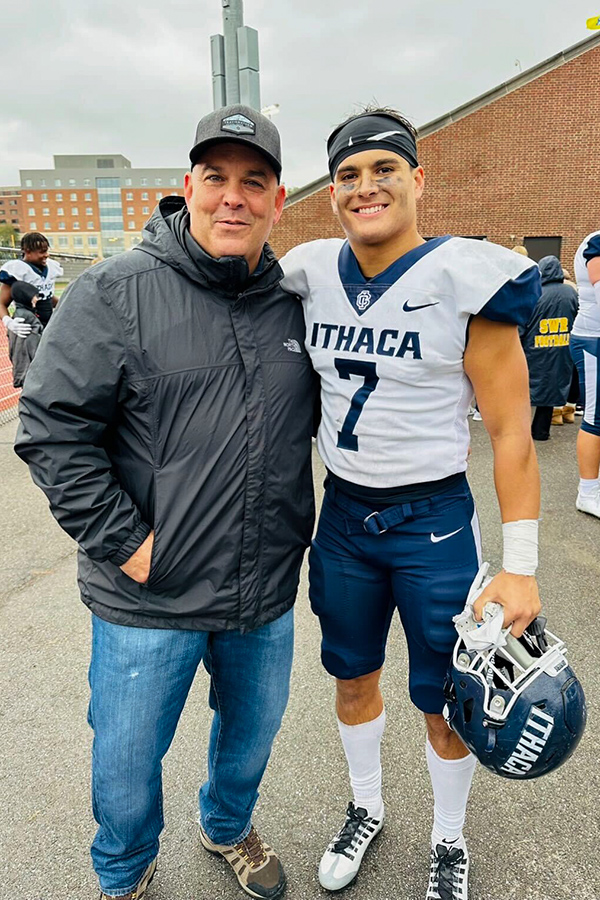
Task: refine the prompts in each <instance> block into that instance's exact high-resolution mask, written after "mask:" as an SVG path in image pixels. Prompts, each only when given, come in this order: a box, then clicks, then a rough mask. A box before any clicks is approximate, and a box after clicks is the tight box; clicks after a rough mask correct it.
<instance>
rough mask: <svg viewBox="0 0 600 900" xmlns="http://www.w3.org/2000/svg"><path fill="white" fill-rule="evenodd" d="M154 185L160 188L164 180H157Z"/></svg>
mask: <svg viewBox="0 0 600 900" xmlns="http://www.w3.org/2000/svg"><path fill="white" fill-rule="evenodd" d="M154 184H155V185H156V187H160V186H161V184H162V178H155V179H154Z"/></svg>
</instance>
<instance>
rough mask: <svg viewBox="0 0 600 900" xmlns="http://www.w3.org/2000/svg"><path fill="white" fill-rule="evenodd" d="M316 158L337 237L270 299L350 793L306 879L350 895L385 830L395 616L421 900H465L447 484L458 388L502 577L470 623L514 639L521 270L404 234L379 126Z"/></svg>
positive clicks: (473, 246) (466, 541) (520, 578)
mask: <svg viewBox="0 0 600 900" xmlns="http://www.w3.org/2000/svg"><path fill="white" fill-rule="evenodd" d="M328 154H329V170H330V173H331V179H332V185H331V202H332V206H333V211H334V213H335V214H336V215H337V216H338V218H339V220H340V223H341V225H342V227H343V229H344V231H345V233H346V236H347V240H341V239H335V238H334V239H331V240H321V241H314V242H311V243H308V244H304V245H301V246H299V247H296V248H294V249H293V250H291V251H290V252H289V253H288V254H287V255H286V256H285V257H284V259H283V260H282V263H281V264H282V266H283V269H284V272H285V273H286V277H285V279H284V282H283V284H284V287H286V288H287V289H288V290H290V291H292V292H293V293H296V294H297V295H298V296H299V297H300V298H301V299H302V301H303V305H304V311H305V317H306V327H307V335H306V347H307V349H308V351H309V353H310V355H311V358H312V363H313V365H314V367H315V369H316V371H317V372H318V374H319V375H320V378H321V401H322V421H321V425H320V429H319V433H318V449H319V452H320V454H321V457H322V458H323V461H324V462H325V465H326V467H327V470H328V478H327V482H326V488H327V489H326V494H325V499H324V503H323V509H322V512H321V518H320V521H319V527H318V531H317V534H316V536H315V539H314V542H313V545H312V549H311V554H310V598H311V604H312V607H313V610H314V612H315V613H316V614H317V615H318V616H319V619H320V624H321V629H322V648H321V656H322V661H323V664H324V666H325V668H326V669H327V671H328V672H329V673H330V674H331V675H333V676H334V677H335V678H336V685H337V703H336V707H337V715H338V724H339V730H340V735H341V739H342V743H343V747H344V750H345V753H346V757H347V761H348V765H349V771H350V781H351V786H352V790H353V794H354V796H353V800H352V802H351V803H350V804H349V806H348V809H347V812H346V818H345V822H344V824H343V826H342V828H341V830H340V831H339V832H338V833H337V834H336V835H335V837H334V838H333V840H332V841H331V843H330V844H329V846H328V847H327V850H326V851H325V854H324V856H323V858H322V860H321V864H320V867H319V879H320V882H321V884H322V886H323V887H325V888H327V889H328V890H332V891H335V890H338V889H340V888H343V887H345V886H346V885H347V884H349V883H350V882H351V881H352V880H353V879H354V878H355V876H356V874H357V872H358V870H359V866H360V864H361V860H362V858H363V854H364V852H365V850H366V848H367V847H368V846H369V844H370V842H371V841H372V839H373V838H374V837H375V836H376V835H377V834H378V833H379V831H380V830H381V827H382V825H383V821H384V805H383V800H382V791H381V764H380V742H381V738H382V735H383V731H384V725H385V711H384V706H383V699H382V696H381V692H380V689H379V678H380V674H381V669H382V666H383V662H384V655H385V644H386V639H387V634H388V629H389V626H390V620H391V618H392V615H393V612H394V609H396V608H397V609H398V611H399V614H400V618H401V621H402V625H403V627H404V632H405V635H406V640H407V644H408V656H409V689H410V695H411V699H412V701H413V703H414V704H415V705H416V706H417V707H418V708H419V709H420V710H422V711H423V713H424V714H425V722H426V727H427V742H426V757H427V764H428V767H429V771H430V774H431V781H432V785H433V794H434V818H433V829H432V835H431V854H430V876H429V885H428V888H427V898H428V900H438V898H442V900H467V891H468V867H469V857H468V853H467V848H466V844H465V841H464V838H463V823H464V819H465V810H466V803H467V797H468V794H469V789H470V784H471V778H472V775H473V770H474V767H475V758H474V757H473V756H472V755H471V754H470V753H469V752H468V751H467V749H466V748H465V746H464V745H463V744H462V743H461V741H460V740H459V739H458V738H457V737H456V735H455V734H454V733H453V732H451V731H450V729H449V728H448V726H447V725H446V723H445V721H444V719H443V716H442V709H443V706H444V694H443V682H444V677H445V673H446V670H447V667H448V663H449V660H450V656H451V651H452V648H453V645H454V642H455V639H456V632H455V629H454V626H453V622H452V617H453V616H454V615H455V614H457V613H459V612H461V611H462V609H463V607H464V604H465V600H466V597H467V593H468V591H469V586H470V584H471V582H472V581H473V579H474V577H475V575H476V573H477V570H478V567H479V564H480V561H481V551H480V538H479V528H478V523H477V515H476V512H475V509H474V505H473V499H472V497H471V493H470V491H469V487H468V484H467V481H466V477H465V470H466V468H467V454H468V447H469V430H468V425H467V412H468V409H469V404H470V402H471V400H472V397H473V392H474V390H475V393H476V394H477V400H478V404H479V408H480V410H481V414H482V416H483V419H484V422H485V425H486V427H487V430H488V431H489V433H490V436H491V439H492V444H493V449H494V473H495V481H496V490H497V493H498V500H499V504H500V510H501V514H502V521H503V523H504V524H503V531H504V559H503V569H502V571H501V572H500V573H499V574H498V575H496V577H495V578H494V579H493V581H492V582H491V584H490V585H489V587H488V588H487V590H486V591H485V592H484V594H483V595H482V597H481V599H480V600H479V602H478V603H477V606H476V613H477V615H478V616H479V617H480V616H481V611H482V608H483V605H484V604H485V603H486V602H488V601H496V602H498V603H501V604H502V605H503V606H504V609H505V623H506V624H507V625H508V624H510V623H512V627H513V633H514V634H516V635H520V634H522V632H523V630H524V628H525V627H526V626H527V625H528V624H529V623H530V622H531V621H532V620H533V619H534V618H535V616H536V615H537V613H538V612H539V609H540V602H539V597H538V589H537V584H536V580H535V577H534V574H535V570H536V566H537V527H538V522H537V520H538V514H539V476H538V469H537V462H536V457H535V451H534V449H533V444H532V441H531V435H530V407H529V390H528V378H527V366H526V363H525V358H524V355H523V351H522V349H521V345H520V342H519V335H518V330H517V326H518V325H519V324H523V323H525V322H526V321H527V320H528V318H529V315H530V313H531V311H532V309H533V307H534V306H535V303H536V301H537V299H538V297H539V296H540V292H541V289H540V278H539V270H538V268H537V266H536V265H535V263H533V262H532V261H531V260H528V259H526V258H523V257H521V256H519V255H517V254H516V253H513V252H512V251H510V250H508V249H505V248H503V247H499V246H495V245H493V244H489V243H486V242H482V241H476V240H468V239H463V238H455V237H451V236H449V235H447V236H445V237H440V238H435V239H433V240H429V241H425V240H424V239H423V238H422V237H421V235H420V234H419V231H418V229H417V215H416V208H417V201H418V200H419V199H420V197H421V195H422V193H423V186H424V173H423V169H422V168H421V166H420V165H419V163H418V160H417V148H416V139H415V132H414V129H413V128H412V126H411V125H410V123H408V122H407V121H406V120H405V119H404V118H403V117H402V116H400V115H399V114H398V113H396V112H395V111H393V110H386V109H383V110H367V111H366V112H365V113H363V114H360V115H357V116H353V117H352V118H350V119H348V120H347V121H346V122H345V123H343V124H342V125H340V126H339V127H338V128H336V130H335V131H334V132H333V133H332V135H331V136H330V137H329V141H328ZM401 859H405V855H404V854H402V856H401ZM401 865H402V862H400V863H399V869H398V874H399V875H400V876H401V868H400V867H401Z"/></svg>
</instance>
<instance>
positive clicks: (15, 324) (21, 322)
mask: <svg viewBox="0 0 600 900" xmlns="http://www.w3.org/2000/svg"><path fill="white" fill-rule="evenodd" d="M2 321H3V322H4V327H5V328H6V330H7V331H12V333H13V334H16V336H17V337H23V338H24V337H27V335H29V334H31V325H30V324H29V322H26V321H25V319H24V318H23V317H22V316H16V318H14V319H13V318H11V316H4V317H3V318H2Z"/></svg>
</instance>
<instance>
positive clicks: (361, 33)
mask: <svg viewBox="0 0 600 900" xmlns="http://www.w3.org/2000/svg"><path fill="white" fill-rule="evenodd" d="M596 14H600V0H570V2H568V3H567V2H566V0H546V2H541V0H503V2H502V3H490V2H487V3H486V2H481V3H477V2H474V0H446V2H444V3H435V2H432V3H424V2H416V0H404V2H398V0H378V2H377V3H373V2H370V3H369V2H366V3H361V4H358V3H343V2H341V0H245V2H244V17H245V24H246V25H251V26H252V27H253V28H256V29H257V30H258V32H259V41H260V59H261V91H262V103H263V106H266V105H268V104H273V103H278V104H279V105H280V108H281V112H280V113H279V115H278V116H277V117H276V118H275V120H274V121H275V123H276V124H277V126H278V127H279V129H280V131H281V134H282V139H283V145H284V177H285V181H286V183H287V184H288V186H295V187H300V186H302V185H304V184H306V183H308V182H309V181H312V180H313V179H315V178H318V177H320V176H322V175H324V174H325V172H326V170H327V168H326V158H325V138H326V136H327V133H328V131H329V130H330V129H331V127H332V126H333V125H335V124H336V123H337V122H338V121H339V120H340V119H342V118H344V117H345V116H346V115H348V114H350V113H351V112H352V111H353V110H354V109H355V108H356V107H355V105H356V104H360V103H365V102H370V101H372V100H376V101H377V102H378V103H380V104H382V105H391V106H395V107H397V108H399V109H401V110H402V111H403V112H404V113H405V114H406V115H408V117H409V118H411V119H412V121H413V122H414V123H415V124H416V125H423V124H424V123H426V122H428V121H430V120H431V119H434V118H436V117H437V116H439V115H442V114H443V113H445V112H447V111H449V110H451V109H453V108H454V107H456V106H459V105H460V104H462V103H465V102H467V101H469V100H471V99H472V98H473V97H475V96H477V95H478V94H481V93H483V92H485V91H486V90H489V89H490V88H493V87H495V86H496V85H497V84H500V83H502V82H504V81H507V80H508V79H510V78H512V77H513V76H514V75H516V74H518V72H519V67H518V65H516V61H517V60H518V61H519V63H520V65H521V68H522V70H523V71H525V70H526V69H528V68H530V67H531V66H534V65H536V64H537V63H539V62H541V61H542V60H544V59H546V58H547V57H549V56H552V55H553V54H555V53H558V52H559V51H561V50H564V49H566V48H568V47H570V46H571V45H573V44H575V43H577V42H578V41H581V40H583V39H585V38H586V37H590V36H591V35H592V34H593V32H591V31H588V30H587V29H586V19H587V18H589V17H591V16H593V15H596ZM1 27H2V38H3V40H2V48H3V52H2V57H3V59H2V62H3V65H2V71H3V79H2V82H3V91H2V128H1V131H0V184H3V185H10V184H18V183H19V169H23V168H50V167H51V166H52V155H53V154H55V153H123V154H124V155H125V156H126V157H128V158H129V159H130V160H131V162H132V164H133V165H134V166H135V167H143V166H185V165H186V164H187V153H188V151H189V149H190V146H191V141H192V137H193V134H194V129H195V125H196V122H197V120H198V119H199V118H200V117H201V116H202V115H204V114H205V113H206V112H209V111H210V110H211V109H212V93H211V75H210V47H209V38H210V35H211V34H214V33H217V32H220V31H221V30H222V10H221V0H168V2H163V3H157V2H153V0H146V2H145V3H143V4H142V3H139V2H133V0H119V2H117V0H52V2H47V0H43V2H42V0H21V2H20V3H19V4H17V3H8V2H3V3H2V16H1ZM597 94H598V85H590V97H591V98H594V99H595V100H596V98H597ZM566 102H568V98H566ZM596 102H597V101H596Z"/></svg>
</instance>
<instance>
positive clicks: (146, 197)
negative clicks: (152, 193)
mask: <svg viewBox="0 0 600 900" xmlns="http://www.w3.org/2000/svg"><path fill="white" fill-rule="evenodd" d="M147 199H148V191H143V192H142V200H147Z"/></svg>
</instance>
